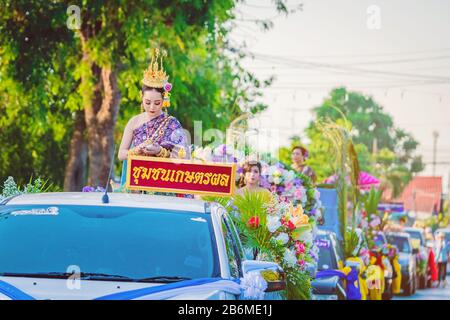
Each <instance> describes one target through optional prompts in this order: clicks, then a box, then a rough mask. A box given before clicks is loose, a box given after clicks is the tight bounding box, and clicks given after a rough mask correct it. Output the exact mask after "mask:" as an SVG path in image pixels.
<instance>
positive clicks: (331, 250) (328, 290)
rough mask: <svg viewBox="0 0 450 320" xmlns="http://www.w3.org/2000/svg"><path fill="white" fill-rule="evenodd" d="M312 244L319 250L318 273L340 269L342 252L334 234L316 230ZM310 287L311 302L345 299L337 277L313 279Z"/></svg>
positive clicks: (341, 283) (341, 284)
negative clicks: (311, 293)
mask: <svg viewBox="0 0 450 320" xmlns="http://www.w3.org/2000/svg"><path fill="white" fill-rule="evenodd" d="M314 242H315V244H316V245H317V246H318V248H319V261H318V271H322V270H338V269H340V268H341V267H342V265H343V260H342V252H341V250H340V248H339V244H338V241H337V239H336V234H335V233H334V232H331V231H325V230H318V231H317V234H316V238H315V239H314ZM311 287H312V290H313V291H312V292H313V295H312V298H313V300H345V299H346V294H345V289H344V285H343V282H342V280H341V279H340V278H339V277H338V276H330V277H324V278H320V279H313V281H312V282H311Z"/></svg>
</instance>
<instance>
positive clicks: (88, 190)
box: [81, 186, 95, 192]
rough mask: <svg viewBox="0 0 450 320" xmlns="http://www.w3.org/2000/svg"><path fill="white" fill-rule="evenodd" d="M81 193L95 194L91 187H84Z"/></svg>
mask: <svg viewBox="0 0 450 320" xmlns="http://www.w3.org/2000/svg"><path fill="white" fill-rule="evenodd" d="M81 191H82V192H95V189H94V187H91V186H85V187H83V190H81Z"/></svg>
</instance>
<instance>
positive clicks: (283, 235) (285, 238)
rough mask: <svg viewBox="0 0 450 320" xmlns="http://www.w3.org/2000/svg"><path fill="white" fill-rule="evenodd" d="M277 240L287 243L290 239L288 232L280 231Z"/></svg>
mask: <svg viewBox="0 0 450 320" xmlns="http://www.w3.org/2000/svg"><path fill="white" fill-rule="evenodd" d="M275 240H277V241H281V243H282V244H286V243H288V241H289V235H288V234H287V233H284V232H282V233H280V234H279V235H278V237H276V238H275Z"/></svg>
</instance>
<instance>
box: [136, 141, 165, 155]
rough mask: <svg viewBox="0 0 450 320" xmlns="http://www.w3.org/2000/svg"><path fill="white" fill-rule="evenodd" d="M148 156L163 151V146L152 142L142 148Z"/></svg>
mask: <svg viewBox="0 0 450 320" xmlns="http://www.w3.org/2000/svg"><path fill="white" fill-rule="evenodd" d="M141 150H142V152H143V153H144V154H145V155H146V156H155V155H157V154H158V153H159V152H160V151H161V147H160V146H159V145H156V144H151V145H148V146H145V147H142V148H141Z"/></svg>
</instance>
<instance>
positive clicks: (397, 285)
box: [392, 256, 402, 294]
mask: <svg viewBox="0 0 450 320" xmlns="http://www.w3.org/2000/svg"><path fill="white" fill-rule="evenodd" d="M392 268H394V270H395V273H396V275H397V276H396V277H395V278H394V279H393V280H392V293H393V294H399V293H400V290H401V286H402V267H401V266H400V263H399V262H398V256H395V257H394V259H393V260H392Z"/></svg>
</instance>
